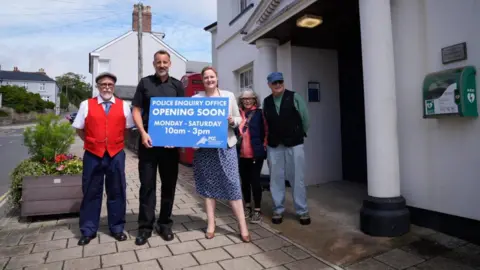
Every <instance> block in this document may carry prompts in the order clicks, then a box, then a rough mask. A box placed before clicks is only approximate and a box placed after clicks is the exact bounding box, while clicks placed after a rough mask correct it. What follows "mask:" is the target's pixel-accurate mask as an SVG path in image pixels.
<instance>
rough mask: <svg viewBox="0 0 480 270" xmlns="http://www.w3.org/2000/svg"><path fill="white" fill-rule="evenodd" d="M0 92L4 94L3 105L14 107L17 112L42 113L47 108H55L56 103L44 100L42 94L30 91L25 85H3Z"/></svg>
mask: <svg viewBox="0 0 480 270" xmlns="http://www.w3.org/2000/svg"><path fill="white" fill-rule="evenodd" d="M0 93H2V96H3V97H2V99H3V106H5V107H10V108H13V109H15V111H16V112H17V113H28V112H39V113H42V112H44V111H45V109H53V108H55V103H53V102H49V101H44V100H43V99H42V97H41V96H40V94H38V93H31V92H28V91H27V89H25V87H20V86H16V85H3V86H0ZM52 104H53V106H52Z"/></svg>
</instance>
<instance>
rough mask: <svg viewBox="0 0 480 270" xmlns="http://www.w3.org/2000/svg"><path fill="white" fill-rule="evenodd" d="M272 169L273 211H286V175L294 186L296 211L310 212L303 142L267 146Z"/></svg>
mask: <svg viewBox="0 0 480 270" xmlns="http://www.w3.org/2000/svg"><path fill="white" fill-rule="evenodd" d="M267 156H268V165H269V169H270V193H271V194H272V199H273V212H274V213H276V214H283V212H284V211H285V206H284V203H285V176H286V177H287V179H288V181H289V182H290V185H291V186H292V192H293V202H294V205H295V212H296V213H297V214H298V215H302V214H305V213H308V206H307V191H306V188H305V181H304V178H305V152H304V149H303V144H300V145H297V146H294V147H285V146H283V145H279V146H277V147H275V148H273V147H267Z"/></svg>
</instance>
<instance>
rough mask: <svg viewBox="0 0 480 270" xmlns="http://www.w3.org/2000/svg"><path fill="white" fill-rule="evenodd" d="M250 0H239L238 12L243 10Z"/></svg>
mask: <svg viewBox="0 0 480 270" xmlns="http://www.w3.org/2000/svg"><path fill="white" fill-rule="evenodd" d="M251 1H252V0H240V12H242V11H243V10H245V9H246V8H247V7H248V5H250V2H251Z"/></svg>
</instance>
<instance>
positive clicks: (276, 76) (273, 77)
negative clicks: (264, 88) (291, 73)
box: [267, 72, 283, 83]
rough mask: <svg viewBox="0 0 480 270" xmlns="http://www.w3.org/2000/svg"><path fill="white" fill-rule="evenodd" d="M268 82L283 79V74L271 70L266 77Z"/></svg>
mask: <svg viewBox="0 0 480 270" xmlns="http://www.w3.org/2000/svg"><path fill="white" fill-rule="evenodd" d="M267 81H268V83H273V82H275V81H283V74H282V73H281V72H272V73H270V75H268V77H267Z"/></svg>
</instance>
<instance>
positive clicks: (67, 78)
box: [55, 72, 92, 107]
mask: <svg viewBox="0 0 480 270" xmlns="http://www.w3.org/2000/svg"><path fill="white" fill-rule="evenodd" d="M85 79H86V77H85V76H83V75H81V74H76V73H73V72H68V73H65V74H63V75H61V76H58V77H56V78H55V80H56V81H57V84H58V85H59V87H60V92H61V93H62V94H64V95H65V97H66V98H67V99H68V101H69V102H70V103H72V104H74V105H75V106H77V107H79V106H80V102H82V101H83V100H85V99H87V98H89V97H91V96H92V86H91V85H90V83H88V82H86V81H85ZM61 98H62V97H61V96H60V99H61Z"/></svg>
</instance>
